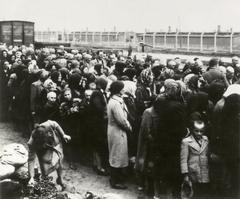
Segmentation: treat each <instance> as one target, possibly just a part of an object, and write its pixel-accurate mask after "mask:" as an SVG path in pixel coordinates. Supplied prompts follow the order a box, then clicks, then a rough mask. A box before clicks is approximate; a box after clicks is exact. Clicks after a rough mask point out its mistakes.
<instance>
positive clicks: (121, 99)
mask: <svg viewBox="0 0 240 199" xmlns="http://www.w3.org/2000/svg"><path fill="white" fill-rule="evenodd" d="M112 99H114V100H117V101H118V102H119V103H121V104H122V103H123V98H121V97H119V96H117V95H113V96H112Z"/></svg>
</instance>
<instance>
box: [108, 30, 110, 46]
mask: <svg viewBox="0 0 240 199" xmlns="http://www.w3.org/2000/svg"><path fill="white" fill-rule="evenodd" d="M109 35H110V32H108V46H110V38H109Z"/></svg>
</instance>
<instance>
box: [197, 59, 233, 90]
mask: <svg viewBox="0 0 240 199" xmlns="http://www.w3.org/2000/svg"><path fill="white" fill-rule="evenodd" d="M218 62H219V61H218V59H216V58H213V59H211V60H210V61H209V68H208V71H207V72H206V73H203V75H202V76H203V78H204V80H206V81H207V83H208V84H211V83H212V82H213V81H215V80H218V79H219V80H222V81H223V83H224V86H225V87H228V86H229V83H228V81H227V78H226V75H225V74H224V73H222V72H221V71H220V70H218Z"/></svg>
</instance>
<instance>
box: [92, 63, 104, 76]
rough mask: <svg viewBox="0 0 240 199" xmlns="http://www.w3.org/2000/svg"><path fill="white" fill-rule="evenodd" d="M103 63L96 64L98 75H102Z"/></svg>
mask: <svg viewBox="0 0 240 199" xmlns="http://www.w3.org/2000/svg"><path fill="white" fill-rule="evenodd" d="M101 68H102V64H96V65H95V66H94V70H95V71H97V73H98V75H101Z"/></svg>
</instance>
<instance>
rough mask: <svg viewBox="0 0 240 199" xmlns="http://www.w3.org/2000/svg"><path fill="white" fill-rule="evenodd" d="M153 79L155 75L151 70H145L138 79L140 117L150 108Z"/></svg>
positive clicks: (137, 100) (137, 102)
mask: <svg viewBox="0 0 240 199" xmlns="http://www.w3.org/2000/svg"><path fill="white" fill-rule="evenodd" d="M153 78H154V77H153V73H152V71H151V70H149V69H144V70H143V71H142V72H141V74H140V76H139V78H138V82H137V90H136V109H137V110H138V113H139V114H140V115H142V114H143V112H144V111H145V109H146V108H149V98H150V96H151V95H152V92H151V89H150V87H151V85H152V83H153Z"/></svg>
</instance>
